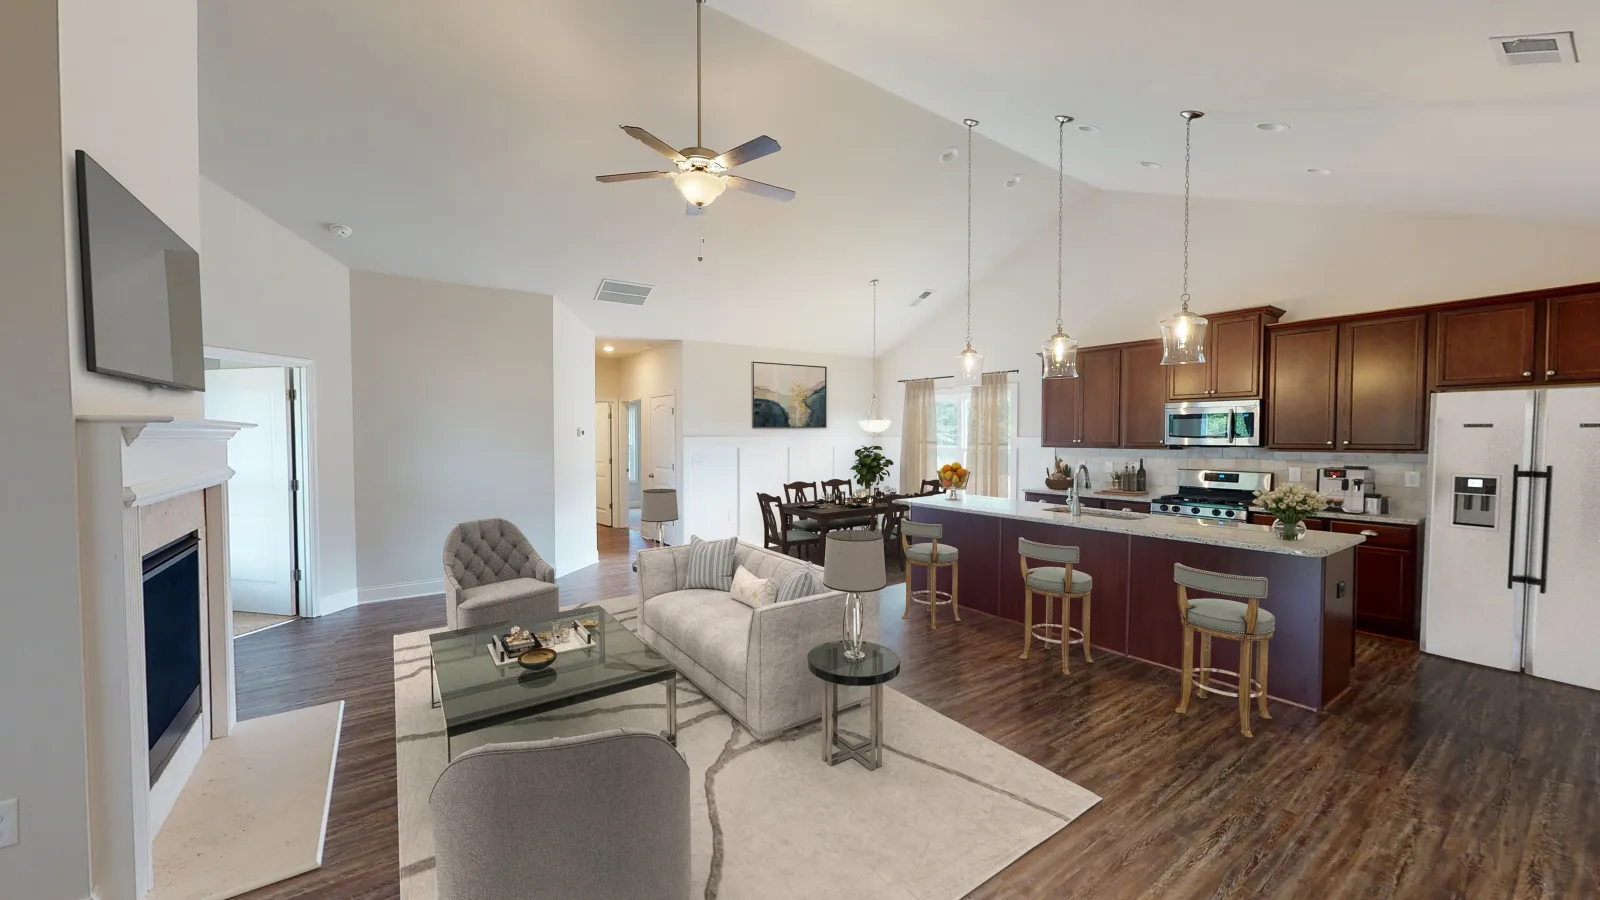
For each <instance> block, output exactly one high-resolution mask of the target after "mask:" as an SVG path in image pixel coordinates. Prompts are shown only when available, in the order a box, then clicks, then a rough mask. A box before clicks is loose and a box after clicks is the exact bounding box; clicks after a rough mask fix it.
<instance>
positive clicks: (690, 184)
mask: <svg viewBox="0 0 1600 900" xmlns="http://www.w3.org/2000/svg"><path fill="white" fill-rule="evenodd" d="M672 182H673V184H675V185H677V187H678V193H680V194H682V195H683V199H685V200H687V201H689V202H690V203H693V204H694V205H695V206H699V207H705V206H709V205H710V204H711V202H712V201H713V200H715V199H717V198H718V197H720V196H722V192H723V191H725V190H727V189H728V183H727V182H726V181H723V180H722V179H721V178H719V177H718V176H716V175H713V174H711V173H710V172H707V171H706V170H704V169H689V170H688V171H685V172H679V173H678V174H677V175H674V176H673V178H672Z"/></svg>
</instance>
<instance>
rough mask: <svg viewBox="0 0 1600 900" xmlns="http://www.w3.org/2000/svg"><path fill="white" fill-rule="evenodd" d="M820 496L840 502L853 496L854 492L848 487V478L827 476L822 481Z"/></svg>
mask: <svg viewBox="0 0 1600 900" xmlns="http://www.w3.org/2000/svg"><path fill="white" fill-rule="evenodd" d="M822 496H823V497H825V498H827V499H829V500H833V501H836V502H842V501H845V500H849V499H850V498H851V497H853V496H855V492H854V491H852V490H851V489H850V479H848V478H829V479H828V480H827V481H824V482H823V483H822Z"/></svg>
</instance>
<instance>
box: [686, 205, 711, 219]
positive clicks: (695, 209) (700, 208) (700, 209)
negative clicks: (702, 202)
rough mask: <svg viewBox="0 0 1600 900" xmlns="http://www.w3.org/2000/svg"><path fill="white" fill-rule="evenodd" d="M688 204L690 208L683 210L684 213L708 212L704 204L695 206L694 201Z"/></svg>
mask: <svg viewBox="0 0 1600 900" xmlns="http://www.w3.org/2000/svg"><path fill="white" fill-rule="evenodd" d="M687 205H688V207H689V208H688V209H686V210H684V211H683V214H684V215H686V216H703V215H705V214H706V208H705V207H704V206H695V205H694V204H693V203H690V204H687Z"/></svg>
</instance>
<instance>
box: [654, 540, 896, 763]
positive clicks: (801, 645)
mask: <svg viewBox="0 0 1600 900" xmlns="http://www.w3.org/2000/svg"><path fill="white" fill-rule="evenodd" d="M734 564H735V565H736V566H744V567H745V568H746V569H748V570H750V572H751V573H752V574H754V575H756V576H757V577H760V578H777V579H779V580H780V581H781V580H782V579H783V578H784V577H786V576H787V575H789V574H790V573H792V572H795V571H797V570H799V569H803V568H807V567H809V568H810V569H812V570H813V571H814V572H815V573H816V575H817V583H818V584H821V583H822V569H821V568H820V567H818V566H814V565H811V564H810V563H805V562H801V561H800V560H797V559H794V558H792V557H788V556H784V555H783V554H781V553H774V552H772V551H771V550H763V549H762V548H760V547H754V546H751V545H750V544H746V543H744V542H743V541H740V542H739V544H738V545H737V547H735V549H734ZM638 565H639V637H640V638H641V639H643V640H644V642H645V643H646V644H648V645H649V646H650V647H651V649H653V650H655V651H656V652H657V653H659V654H661V655H662V656H663V657H665V658H666V660H667V661H668V662H670V663H672V665H673V667H674V668H676V669H677V670H678V671H679V672H680V673H682V674H683V676H684V677H685V678H687V679H689V680H690V681H692V682H694V684H695V685H696V686H697V687H699V688H700V690H702V691H704V692H705V693H706V695H707V696H709V697H710V698H711V699H712V700H714V701H716V703H717V705H718V706H721V707H722V708H723V709H725V710H727V711H728V713H729V714H730V715H732V716H733V717H734V718H736V719H738V720H739V721H740V722H743V723H744V725H745V727H746V728H748V729H749V730H750V733H751V734H753V735H755V737H756V739H757V740H762V741H765V740H770V739H772V738H774V737H777V736H778V735H779V734H781V733H782V732H784V731H787V730H788V729H790V728H794V727H795V726H797V725H804V724H806V723H807V722H814V721H816V720H817V719H820V718H822V682H821V681H820V680H818V678H817V677H816V676H815V675H813V674H811V670H810V669H809V668H807V666H806V654H808V653H810V652H811V648H813V647H815V646H817V645H818V644H825V643H827V642H828V641H837V640H839V639H840V638H841V637H842V636H843V634H844V624H843V623H844V594H842V593H840V592H839V591H828V590H824V591H823V592H822V593H820V594H813V595H811V596H809V597H800V598H798V599H795V600H790V601H787V602H784V603H772V604H768V605H766V606H762V607H759V608H756V609H752V608H750V607H748V606H746V605H744V604H743V603H740V602H739V601H737V600H735V599H733V597H732V596H730V595H729V594H728V593H727V592H726V591H715V590H706V589H690V590H685V589H684V584H685V583H686V581H687V575H688V570H689V548H688V547H687V546H682V547H662V548H659V549H652V550H641V551H640V552H639V556H638ZM861 604H862V618H863V619H864V620H865V622H866V627H865V628H864V629H863V634H864V635H865V637H866V639H867V640H874V639H876V638H877V636H878V592H877V591H874V592H872V593H870V594H862V595H861ZM866 695H867V689H866V688H848V689H841V690H840V692H839V703H840V706H841V708H842V707H843V706H845V705H847V704H856V703H859V702H861V701H862V700H864V699H865V698H866Z"/></svg>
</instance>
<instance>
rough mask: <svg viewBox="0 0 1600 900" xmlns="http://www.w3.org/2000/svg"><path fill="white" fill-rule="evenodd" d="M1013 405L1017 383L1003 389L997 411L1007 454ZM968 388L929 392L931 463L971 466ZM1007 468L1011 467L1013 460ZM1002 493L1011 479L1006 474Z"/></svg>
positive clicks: (1014, 427) (1013, 438) (1013, 428)
mask: <svg viewBox="0 0 1600 900" xmlns="http://www.w3.org/2000/svg"><path fill="white" fill-rule="evenodd" d="M1016 405H1017V386H1016V385H1015V384H1012V385H1008V386H1007V389H1006V396H1005V404H1004V406H1003V407H1002V408H1001V410H1000V417H1001V424H1002V428H1001V431H1002V433H1003V434H1005V435H1006V444H1007V451H1006V452H1007V453H1008V454H1010V453H1011V449H1010V448H1012V447H1015V445H1016V437H1017V420H1016V417H1015V416H1014V415H1013V414H1012V411H1013V410H1014V409H1015V408H1016ZM971 407H972V389H971V388H964V387H953V388H944V389H942V390H936V391H935V392H934V395H933V422H934V436H935V439H936V443H937V445H938V448H937V450H936V451H935V456H934V465H935V466H942V465H944V464H945V463H949V462H961V463H963V464H965V465H967V466H971V465H972V444H971V441H970V440H969V437H968V434H967V429H968V427H969V425H970V422H971V415H970V413H971ZM1012 463H1013V464H1012V465H1011V466H1008V467H1007V468H1008V470H1014V469H1015V468H1016V466H1015V460H1012ZM1003 488H1004V493H1005V496H1010V495H1011V493H1012V485H1011V478H1010V476H1008V477H1007V478H1006V480H1005V484H1004V485H1003Z"/></svg>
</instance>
